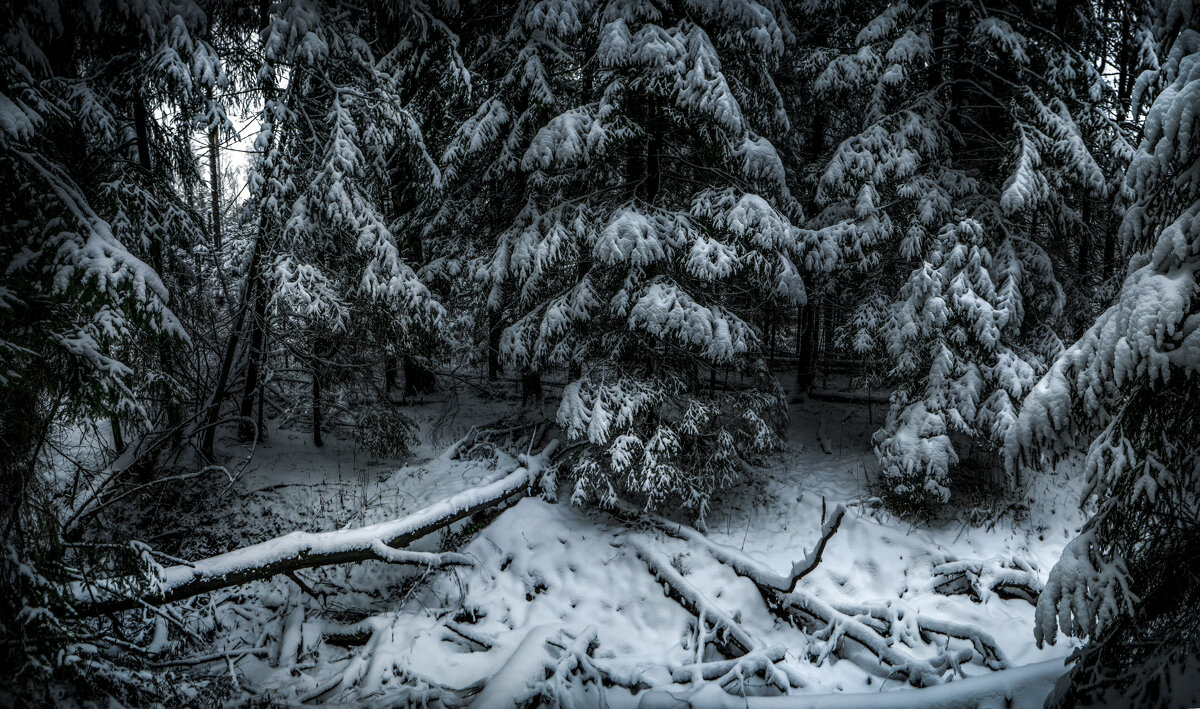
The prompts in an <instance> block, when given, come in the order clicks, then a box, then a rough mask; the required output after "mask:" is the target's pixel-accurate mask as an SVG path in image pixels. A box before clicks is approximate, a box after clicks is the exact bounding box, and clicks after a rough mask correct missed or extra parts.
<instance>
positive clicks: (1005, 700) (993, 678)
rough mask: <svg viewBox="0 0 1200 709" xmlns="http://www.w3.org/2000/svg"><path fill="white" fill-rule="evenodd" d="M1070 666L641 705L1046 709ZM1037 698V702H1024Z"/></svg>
mask: <svg viewBox="0 0 1200 709" xmlns="http://www.w3.org/2000/svg"><path fill="white" fill-rule="evenodd" d="M1065 671H1066V668H1065V667H1063V663H1062V662H1061V661H1059V660H1049V661H1046V662H1035V663H1033V664H1029V665H1022V666H1021V667H1014V668H1012V669H1009V670H1003V671H1001V672H992V673H990V674H986V675H981V676H978V677H968V678H966V679H960V680H958V681H956V682H950V683H948V684H942V685H939V686H937V687H927V688H925V689H907V690H898V691H894V692H838V693H836V694H809V695H801V696H796V695H790V696H786V697H742V696H731V695H729V694H727V693H725V692H723V691H721V690H720V689H719V688H718V687H714V686H713V685H704V686H703V687H701V688H700V689H699V690H697V691H695V692H694V693H691V694H690V695H689V694H686V693H683V692H680V691H678V690H672V691H670V692H667V691H664V690H652V691H650V692H647V693H646V694H645V695H644V696H643V697H642V700H641V703H640V704H639V706H640V707H642V708H643V709H659V708H663V709H665V708H666V707H671V709H682V708H683V707H687V708H688V709H735V708H736V709H784V708H785V707H786V709H818V708H819V709H909V708H910V707H917V706H919V707H924V708H926V709H979V707H992V706H1016V705H1018V703H1017V702H1014V700H1016V699H1021V700H1022V702H1021V703H1020V704H1019V705H1020V706H1026V705H1028V704H1036V705H1037V706H1041V702H1042V698H1043V697H1045V696H1046V695H1047V694H1048V693H1049V692H1050V690H1051V689H1052V688H1053V686H1054V682H1055V680H1056V679H1057V678H1058V677H1060V676H1061V675H1062V674H1063V673H1064V672H1065ZM1027 699H1034V701H1033V702H1025V701H1024V700H1027Z"/></svg>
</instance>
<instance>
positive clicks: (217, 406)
mask: <svg viewBox="0 0 1200 709" xmlns="http://www.w3.org/2000/svg"><path fill="white" fill-rule="evenodd" d="M265 221H266V217H265V216H264V217H262V218H260V220H259V233H260V240H261V232H262V230H263V228H264V226H265V224H264V222H265ZM259 247H260V244H259V241H258V240H256V241H255V242H254V245H253V246H252V247H251V248H252V249H253V251H252V252H251V254H250V266H249V269H250V272H251V273H253V272H254V271H256V270H257V269H258V260H259V254H260V253H261V252H262V249H261V248H259ZM253 297H254V279H247V280H246V290H245V295H244V296H243V297H242V303H241V306H240V307H239V308H238V311H237V315H236V316H235V317H234V320H233V327H232V328H231V329H230V331H229V339H228V340H227V341H226V342H225V355H224V356H223V357H222V358H221V369H220V370H219V371H218V373H217V383H216V386H215V387H214V388H213V394H212V398H211V399H209V402H208V407H207V410H206V411H205V414H204V424H203V426H204V436H203V437H202V439H201V443H200V454H201V455H202V456H204V458H206V459H208V460H212V457H213V443H214V441H215V440H216V436H217V423H218V422H219V421H220V420H221V402H222V401H224V399H225V392H226V390H227V388H228V386H229V373H230V371H231V370H232V369H233V360H234V356H235V355H236V354H237V348H238V342H239V340H240V339H241V334H242V326H243V324H244V323H245V321H246V312H247V311H249V309H250V301H251V299H252V298H253Z"/></svg>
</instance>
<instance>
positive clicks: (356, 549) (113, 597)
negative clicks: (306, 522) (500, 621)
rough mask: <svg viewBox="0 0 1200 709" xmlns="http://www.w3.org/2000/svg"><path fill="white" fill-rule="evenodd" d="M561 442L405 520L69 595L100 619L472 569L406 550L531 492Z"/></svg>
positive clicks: (312, 536)
mask: <svg viewBox="0 0 1200 709" xmlns="http://www.w3.org/2000/svg"><path fill="white" fill-rule="evenodd" d="M557 447H558V441H557V440H555V441H551V442H550V443H549V444H548V445H547V446H546V448H545V449H544V450H543V451H542V452H541V453H540V454H538V455H534V456H525V455H522V456H521V457H520V459H521V461H522V465H521V466H520V467H518V468H517V469H515V470H514V471H512V472H511V473H509V474H508V475H506V476H504V477H503V478H500V479H499V480H496V481H494V482H492V483H489V484H487V485H483V486H480V487H477V488H472V489H470V490H465V491H463V492H460V493H458V494H456V495H452V496H451V497H448V498H446V499H445V500H442V501H440V502H437V503H435V504H433V505H430V506H429V507H426V508H425V509H423V510H421V511H419V512H416V513H414V514H411V515H409V516H407V517H404V518H401V519H396V520H391V521H388V522H381V523H379V524H373V525H369V526H366V527H360V528H357V529H347V530H338V531H333V532H320V533H308V532H292V533H291V534H287V535H284V536H282V537H277V538H275V539H271V540H269V541H266V542H262V543H260V544H255V545H253V546H249V547H244V548H242V549H237V550H234V551H231V552H227V553H225V554H220V555H217V556H214V557H210V558H208V559H202V560H200V561H196V562H194V563H191V564H186V565H185V564H180V565H176V566H170V567H166V568H162V569H161V571H160V572H159V574H158V579H157V583H156V584H155V585H154V587H153V588H152V589H151V590H150V591H148V592H146V593H143V594H140V595H133V594H131V593H130V592H129V590H128V589H130V588H132V587H134V586H135V582H134V580H133V579H130V578H128V577H120V578H115V579H101V580H96V581H91V582H83V581H80V582H76V583H75V584H74V587H73V588H72V591H73V593H74V595H75V598H76V603H77V606H76V607H77V609H78V610H79V612H80V613H81V614H83V615H101V614H106V613H112V612H115V611H124V610H130V609H133V608H138V607H145V606H147V605H150V606H157V605H162V604H164V603H171V602H173V601H178V600H181V599H184V598H189V597H191V596H196V595H199V594H201V593H207V592H209V591H215V590H217V589H221V588H226V587H229V586H236V585H238V584H243V583H247V582H249V581H255V580H259V579H266V578H271V577H272V576H275V575H278V574H284V573H287V572H289V571H292V572H294V571H297V570H300V569H310V568H314V567H317V566H328V565H331V564H346V563H351V562H358V561H367V560H371V559H376V560H381V561H387V562H390V563H404V564H419V565H425V566H430V567H434V568H440V567H444V566H454V565H464V564H470V563H471V560H470V559H468V558H467V557H465V556H463V555H461V554H454V553H443V554H430V553H424V552H412V551H401V550H400V548H401V547H404V546H407V545H408V544H411V543H412V542H414V541H416V540H417V539H420V538H422V537H424V536H426V535H428V534H430V533H432V532H435V531H437V530H439V529H442V528H444V527H447V526H449V525H451V524H453V523H455V522H457V521H459V520H461V519H464V518H466V517H469V516H470V515H472V514H474V513H476V512H478V511H480V510H484V509H486V508H488V507H491V506H493V505H496V504H500V503H502V502H504V501H505V500H507V499H509V498H511V497H513V496H515V495H518V494H523V493H524V492H525V491H527V490H529V489H530V487H531V485H532V483H534V482H535V481H536V480H537V479H538V478H539V477H540V475H541V473H542V470H543V469H544V468H545V466H546V465H547V464H548V463H549V461H550V459H551V456H553V454H554V451H555V449H556V448H557Z"/></svg>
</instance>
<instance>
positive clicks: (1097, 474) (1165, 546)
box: [1007, 2, 1200, 706]
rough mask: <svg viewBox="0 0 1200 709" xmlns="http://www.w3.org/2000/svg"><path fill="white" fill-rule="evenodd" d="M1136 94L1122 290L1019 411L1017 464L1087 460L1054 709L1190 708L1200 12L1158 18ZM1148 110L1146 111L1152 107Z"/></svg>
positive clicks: (1063, 607) (1196, 506) (1052, 591)
mask: <svg viewBox="0 0 1200 709" xmlns="http://www.w3.org/2000/svg"><path fill="white" fill-rule="evenodd" d="M1155 14H1156V21H1155V27H1154V35H1155V39H1156V46H1155V47H1153V48H1152V50H1151V51H1150V52H1148V53H1147V54H1146V56H1145V57H1144V59H1145V61H1146V64H1147V66H1148V71H1146V72H1145V73H1144V74H1143V76H1142V77H1141V79H1140V80H1139V81H1138V88H1137V91H1136V92H1135V94H1134V96H1135V103H1136V102H1139V101H1138V100H1139V99H1147V101H1146V103H1149V104H1150V105H1149V109H1148V111H1147V113H1146V119H1145V123H1144V132H1143V139H1142V142H1141V145H1140V146H1139V147H1138V149H1137V151H1136V153H1135V155H1134V157H1133V161H1132V163H1131V164H1130V166H1129V170H1128V172H1127V176H1126V179H1125V188H1126V190H1127V198H1128V200H1129V204H1130V206H1129V208H1128V210H1127V212H1126V214H1125V217H1124V220H1123V223H1122V225H1121V232H1120V236H1121V241H1122V246H1123V248H1124V249H1125V250H1126V251H1127V253H1129V254H1132V260H1131V262H1130V265H1129V270H1128V273H1127V275H1126V277H1125V281H1124V284H1123V285H1122V287H1121V290H1120V292H1119V294H1118V295H1117V298H1116V302H1114V303H1113V304H1112V305H1111V306H1110V307H1109V308H1108V310H1106V311H1105V312H1104V313H1103V314H1102V315H1101V316H1100V317H1099V319H1098V320H1097V321H1096V322H1095V324H1094V325H1093V326H1092V327H1091V328H1090V329H1089V330H1088V331H1087V332H1086V333H1084V334H1083V336H1082V337H1080V338H1079V340H1078V341H1077V342H1075V344H1073V345H1072V346H1071V347H1070V348H1068V349H1067V350H1066V351H1065V352H1064V353H1063V354H1062V355H1061V356H1060V357H1059V358H1058V360H1057V361H1056V362H1055V363H1054V365H1053V366H1052V367H1051V368H1050V371H1049V372H1047V373H1046V375H1045V376H1044V377H1043V378H1042V379H1041V381H1040V382H1039V383H1038V384H1037V386H1036V387H1034V389H1033V391H1032V392H1031V393H1030V394H1029V396H1028V397H1027V398H1026V399H1025V402H1024V404H1023V406H1022V409H1021V414H1020V417H1019V418H1018V421H1017V425H1016V426H1014V427H1013V428H1012V429H1011V430H1010V432H1009V437H1008V443H1007V453H1008V454H1009V457H1010V461H1011V464H1013V465H1018V464H1025V465H1029V466H1033V467H1039V468H1040V467H1043V466H1045V465H1048V464H1050V463H1052V462H1053V461H1054V460H1057V459H1059V458H1062V457H1067V456H1072V455H1078V451H1080V449H1081V448H1086V450H1087V454H1086V459H1085V463H1084V473H1085V475H1086V480H1087V485H1086V488H1085V500H1084V502H1085V503H1087V504H1090V505H1092V507H1091V509H1092V516H1091V518H1090V519H1089V520H1088V522H1087V523H1086V524H1085V525H1084V528H1083V531H1082V532H1081V533H1080V535H1079V536H1078V537H1076V538H1075V539H1074V540H1072V541H1071V542H1070V543H1069V544H1068V545H1067V548H1066V549H1065V550H1064V552H1063V555H1062V558H1061V559H1060V560H1059V562H1058V563H1057V564H1056V565H1055V566H1054V568H1053V569H1052V570H1051V572H1050V578H1049V580H1048V581H1047V584H1046V590H1045V591H1044V592H1043V593H1042V594H1041V597H1040V598H1039V599H1038V607H1037V613H1036V627H1035V635H1036V637H1037V640H1038V643H1039V644H1040V643H1043V642H1050V643H1053V642H1054V641H1055V637H1056V635H1057V633H1058V631H1059V630H1061V631H1062V632H1064V633H1066V634H1068V635H1073V636H1075V637H1078V638H1085V639H1086V640H1087V644H1085V645H1084V646H1083V647H1082V648H1081V649H1080V650H1079V651H1078V652H1077V653H1076V655H1075V657H1074V660H1075V664H1074V667H1073V668H1072V669H1071V672H1070V675H1069V685H1068V684H1066V683H1064V684H1063V685H1062V686H1060V688H1059V690H1058V691H1057V692H1056V695H1055V696H1054V697H1053V698H1052V700H1051V702H1050V704H1052V705H1056V706H1076V705H1084V706H1093V705H1097V704H1103V705H1106V706H1109V705H1111V706H1118V705H1127V706H1186V705H1194V704H1196V703H1197V702H1200V682H1198V681H1197V677H1200V619H1197V616H1196V608H1197V607H1198V606H1200V458H1198V457H1197V454H1196V442H1197V441H1200V410H1198V408H1197V406H1196V402H1197V401H1198V400H1200V281H1198V280H1197V273H1198V272H1200V182H1198V181H1197V179H1196V168H1197V165H1200V148H1198V147H1197V145H1196V143H1195V138H1196V136H1197V135H1200V6H1196V5H1193V4H1192V3H1186V2H1183V3H1180V2H1161V3H1158V5H1157V8H1156V13H1155ZM1151 98H1152V99H1153V100H1152V103H1151V102H1150V101H1149V99H1151Z"/></svg>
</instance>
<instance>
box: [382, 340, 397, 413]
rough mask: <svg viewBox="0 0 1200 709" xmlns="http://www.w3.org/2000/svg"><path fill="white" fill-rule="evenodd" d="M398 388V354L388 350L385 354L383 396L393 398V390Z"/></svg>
mask: <svg viewBox="0 0 1200 709" xmlns="http://www.w3.org/2000/svg"><path fill="white" fill-rule="evenodd" d="M395 388H396V355H395V354H392V353H391V352H388V353H387V354H385V355H384V356H383V398H384V399H386V400H387V401H388V402H391V400H392V391H393V390H394V389H395Z"/></svg>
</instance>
